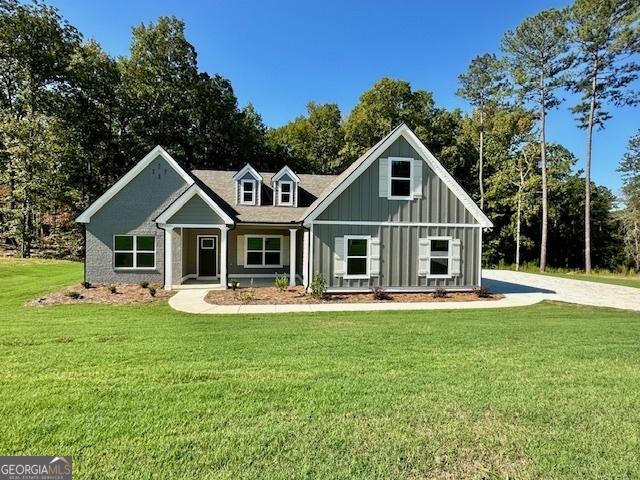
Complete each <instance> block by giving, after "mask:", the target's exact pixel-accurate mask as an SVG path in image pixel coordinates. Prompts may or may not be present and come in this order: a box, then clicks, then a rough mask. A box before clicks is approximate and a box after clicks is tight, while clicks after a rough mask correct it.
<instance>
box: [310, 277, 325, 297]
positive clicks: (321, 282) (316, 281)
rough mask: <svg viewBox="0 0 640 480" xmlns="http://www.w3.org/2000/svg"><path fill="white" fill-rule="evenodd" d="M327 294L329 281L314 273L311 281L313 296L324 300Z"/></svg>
mask: <svg viewBox="0 0 640 480" xmlns="http://www.w3.org/2000/svg"><path fill="white" fill-rule="evenodd" d="M326 294H327V281H326V280H325V279H324V277H323V276H322V275H321V274H320V273H314V274H313V279H312V280H311V295H312V296H313V297H314V298H317V299H323V298H324V297H325V295H326Z"/></svg>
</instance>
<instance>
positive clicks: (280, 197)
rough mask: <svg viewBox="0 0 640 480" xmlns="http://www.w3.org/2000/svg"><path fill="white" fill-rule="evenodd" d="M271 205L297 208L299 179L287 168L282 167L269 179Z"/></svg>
mask: <svg viewBox="0 0 640 480" xmlns="http://www.w3.org/2000/svg"><path fill="white" fill-rule="evenodd" d="M271 183H272V185H273V192H274V195H273V204H274V205H276V206H281V207H297V206H298V184H299V183H300V178H299V177H298V176H297V175H296V174H295V173H293V170H291V169H290V168H289V167H283V168H282V170H280V171H279V172H278V173H276V174H275V175H274V176H273V178H272V179H271Z"/></svg>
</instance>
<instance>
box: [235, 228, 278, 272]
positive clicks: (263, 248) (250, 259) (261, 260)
mask: <svg viewBox="0 0 640 480" xmlns="http://www.w3.org/2000/svg"><path fill="white" fill-rule="evenodd" d="M282 243H283V242H282V235H246V236H245V259H244V264H245V266H247V267H259V268H261V267H281V266H282Z"/></svg>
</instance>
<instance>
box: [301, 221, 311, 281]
mask: <svg viewBox="0 0 640 480" xmlns="http://www.w3.org/2000/svg"><path fill="white" fill-rule="evenodd" d="M302 285H304V287H305V288H307V287H308V286H309V230H305V231H304V232H303V233H302Z"/></svg>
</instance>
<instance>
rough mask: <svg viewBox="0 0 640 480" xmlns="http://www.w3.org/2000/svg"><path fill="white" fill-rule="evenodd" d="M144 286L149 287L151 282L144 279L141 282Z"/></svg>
mask: <svg viewBox="0 0 640 480" xmlns="http://www.w3.org/2000/svg"><path fill="white" fill-rule="evenodd" d="M139 285H140V286H141V287H142V288H147V287H148V286H149V282H147V281H146V280H143V281H142V282H140V284H139Z"/></svg>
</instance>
